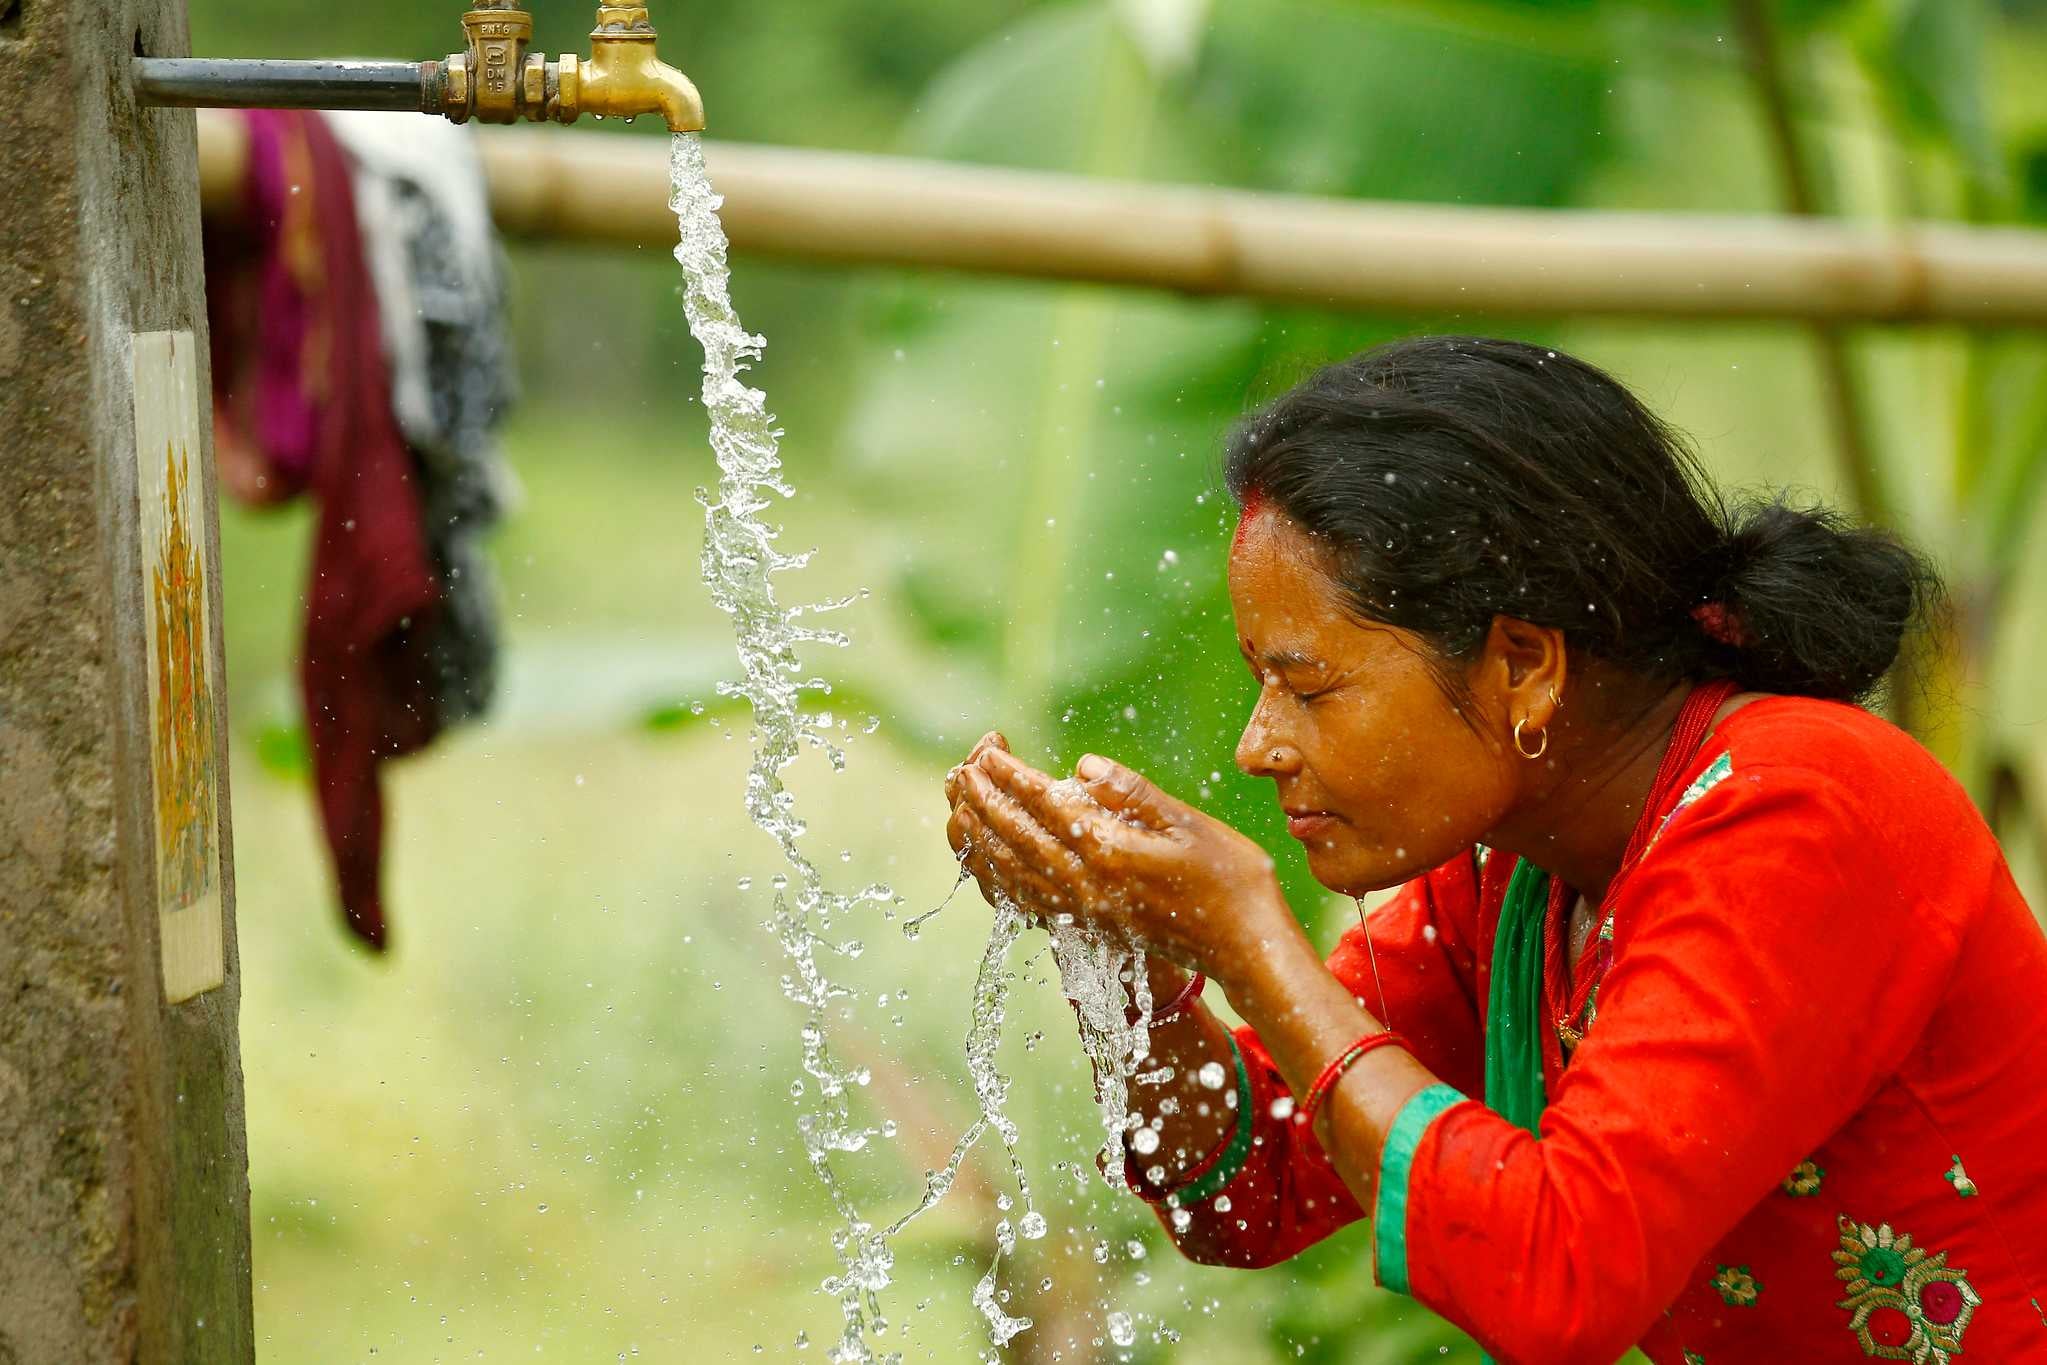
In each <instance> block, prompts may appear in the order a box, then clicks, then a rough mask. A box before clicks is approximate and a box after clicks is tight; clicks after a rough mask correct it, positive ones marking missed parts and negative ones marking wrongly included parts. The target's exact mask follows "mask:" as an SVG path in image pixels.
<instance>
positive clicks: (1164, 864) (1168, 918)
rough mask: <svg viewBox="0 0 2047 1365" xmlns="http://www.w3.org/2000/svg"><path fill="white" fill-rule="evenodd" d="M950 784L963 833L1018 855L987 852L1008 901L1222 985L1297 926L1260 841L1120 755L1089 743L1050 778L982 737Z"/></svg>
mask: <svg viewBox="0 0 2047 1365" xmlns="http://www.w3.org/2000/svg"><path fill="white" fill-rule="evenodd" d="M953 795H954V800H955V803H956V818H957V820H958V821H959V823H960V824H961V825H963V826H964V827H965V833H966V834H967V836H968V838H969V839H972V840H984V841H985V840H987V839H989V838H990V837H991V836H992V838H994V839H996V840H999V841H1000V842H1001V843H1002V844H1003V845H1005V846H1006V847H1007V850H1008V851H1009V852H1012V853H1014V854H1015V855H1016V856H1015V857H1014V858H998V859H992V860H990V861H991V866H992V869H993V871H994V874H995V876H996V877H997V879H998V881H1001V882H1003V883H1005V884H1004V885H1003V889H1004V890H1005V891H1006V892H1008V894H1009V895H1010V896H1011V898H1012V899H1014V900H1015V901H1016V902H1017V903H1019V904H1024V905H1032V906H1034V907H1036V908H1038V909H1039V910H1041V911H1045V912H1049V913H1053V914H1058V913H1069V914H1072V915H1074V916H1075V917H1076V918H1078V919H1080V920H1082V921H1084V922H1086V923H1088V924H1089V925H1091V926H1092V927H1093V928H1095V929H1096V930H1097V931H1098V932H1104V933H1108V934H1110V935H1112V936H1114V937H1116V938H1118V939H1120V940H1123V941H1126V942H1132V943H1137V944H1140V945H1142V946H1143V947H1144V948H1146V949H1147V950H1148V951H1152V952H1157V953H1161V954H1163V955H1164V956H1166V957H1169V958H1171V959H1173V960H1174V961H1177V962H1179V963H1181V964H1182V965H1184V966H1187V967H1191V968H1193V969H1194V970H1196V971H1199V972H1202V973H1204V974H1205V975H1207V976H1209V977H1211V978H1212V979H1214V980H1216V981H1217V982H1218V983H1219V984H1222V985H1223V986H1224V987H1225V988H1226V989H1227V987H1228V984H1229V981H1230V979H1231V977H1232V975H1233V974H1234V973H1235V972H1236V971H1237V970H1241V969H1243V968H1246V967H1248V966H1249V965H1250V964H1251V963H1252V962H1253V961H1255V960H1256V959H1257V958H1258V957H1260V956H1262V955H1263V954H1262V950H1263V949H1265V948H1267V947H1269V946H1274V940H1275V938H1278V937H1285V936H1297V935H1298V934H1299V933H1300V928H1299V926H1298V924H1297V923H1296V922H1295V920H1294V918H1293V915H1292V913H1291V912H1290V911H1289V910H1288V909H1287V906H1286V901H1285V899H1284V897H1283V896H1282V895H1281V894H1280V889H1279V881H1278V878H1277V877H1276V876H1275V875H1274V872H1273V866H1272V859H1271V858H1270V857H1269V856H1267V854H1266V852H1265V850H1264V849H1262V848H1260V847H1259V846H1258V845H1257V844H1256V843H1254V842H1252V841H1251V840H1250V839H1249V838H1247V837H1245V836H1244V835H1242V834H1239V833H1238V832H1237V831H1236V830H1234V829H1231V828H1230V827H1229V826H1228V825H1225V824H1224V823H1223V822H1222V821H1220V820H1217V819H1215V818H1214V817H1213V816H1210V815H1206V814H1204V813H1202V812H1201V811H1198V810H1196V809H1194V808H1193V807H1192V806H1189V805H1187V804H1186V803H1185V802H1183V801H1179V800H1176V799H1174V798H1173V797H1170V796H1168V795H1166V794H1165V793H1164V792H1162V791H1160V790H1159V789H1158V788H1157V787H1155V786H1153V785H1152V784H1151V783H1150V782H1148V781H1146V780H1145V779H1144V778H1143V777H1141V776H1140V775H1138V774H1137V773H1135V772H1132V771H1131V770H1130V769H1128V768H1125V767H1123V766H1122V765H1121V764H1118V763H1112V762H1110V761H1109V760H1107V759H1104V758H1099V757H1096V756H1094V755H1092V754H1090V755H1089V756H1087V757H1086V758H1083V759H1082V760H1081V761H1080V764H1079V766H1078V768H1076V770H1075V778H1074V780H1073V781H1070V782H1055V781H1054V780H1053V779H1052V778H1051V777H1049V776H1048V775H1046V774H1045V773H1042V772H1040V771H1038V770H1037V769H1035V768H1033V767H1031V766H1030V765H1029V764H1027V763H1025V762H1023V761H1022V760H1021V759H1019V758H1017V757H1016V756H1015V755H1013V754H1011V753H1009V752H1008V751H1007V750H1006V749H1004V748H1001V747H998V746H987V747H984V748H982V749H981V750H980V751H979V752H978V753H977V754H976V755H975V757H974V758H973V760H971V761H970V762H968V763H967V764H965V765H963V767H962V768H961V769H960V770H959V773H958V777H957V781H956V782H955V783H954V784H953ZM1010 882H1014V883H1015V884H1013V885H1011V884H1007V883H1010Z"/></svg>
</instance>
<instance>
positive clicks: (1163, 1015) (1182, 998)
mask: <svg viewBox="0 0 2047 1365" xmlns="http://www.w3.org/2000/svg"><path fill="white" fill-rule="evenodd" d="M1207 984H1208V978H1207V977H1205V976H1203V975H1202V974H1201V973H1200V972H1196V973H1194V975H1192V976H1190V977H1188V978H1187V984H1186V985H1184V986H1182V987H1180V993H1179V994H1178V995H1176V996H1174V997H1173V998H1172V999H1171V1000H1168V1001H1167V1002H1166V1004H1165V1007H1164V1008H1163V1009H1155V1010H1153V1011H1152V1012H1151V1021H1152V1022H1153V1023H1154V1024H1156V1023H1158V1022H1159V1021H1160V1020H1161V1019H1170V1018H1172V1017H1173V1016H1174V1015H1176V1014H1178V1013H1179V1012H1180V1011H1181V1010H1184V1009H1186V1008H1187V1007H1188V1006H1189V1005H1191V1004H1193V1003H1194V1001H1195V1000H1196V999H1197V998H1198V997H1199V996H1200V995H1201V988H1202V987H1203V986H1206V985H1207Z"/></svg>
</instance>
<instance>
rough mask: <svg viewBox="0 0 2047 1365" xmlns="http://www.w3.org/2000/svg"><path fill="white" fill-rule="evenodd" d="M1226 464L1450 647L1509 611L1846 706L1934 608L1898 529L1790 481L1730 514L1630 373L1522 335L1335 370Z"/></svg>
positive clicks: (1376, 616)
mask: <svg viewBox="0 0 2047 1365" xmlns="http://www.w3.org/2000/svg"><path fill="white" fill-rule="evenodd" d="M1225 478H1226V480H1227V482H1228V485H1229V490H1230V493H1231V495H1232V496H1233V497H1235V498H1236V499H1237V501H1238V503H1239V504H1241V505H1245V506H1253V505H1258V504H1261V503H1262V504H1266V505H1270V506H1272V507H1274V508H1277V509H1278V510H1280V511H1283V512H1284V513H1286V515H1287V516H1288V517H1290V518H1291V519H1292V520H1293V521H1294V522H1296V523H1297V524H1299V525H1300V526H1302V527H1303V528H1305V529H1306V530H1307V531H1309V532H1310V533H1311V534H1313V535H1314V536H1316V537H1318V538H1319V539H1320V540H1322V541H1323V542H1324V543H1326V544H1327V545H1328V546H1329V547H1331V549H1332V550H1333V551H1334V554H1335V565H1336V578H1337V585H1338V587H1339V588H1340V589H1341V591H1342V592H1343V594H1344V596H1345V598H1346V599H1347V601H1348V603H1349V605H1350V607H1351V609H1352V610H1353V611H1354V612H1355V613H1356V614H1357V615H1358V616H1359V617H1360V618H1361V619H1364V620H1369V621H1377V622H1381V623H1384V624H1387V625H1393V626H1398V627H1401V628H1403V629H1406V630H1409V631H1413V632H1414V633H1416V634H1417V635H1418V636H1420V637H1421V638H1422V639H1423V640H1424V641H1426V642H1428V643H1429V644H1430V645H1431V646H1433V647H1434V648H1435V649H1436V650H1437V651H1438V652H1439V653H1440V654H1441V655H1442V656H1443V657H1444V658H1445V659H1450V660H1458V659H1469V658H1472V657H1474V656H1475V655H1476V654H1477V652H1478V650H1479V649H1480V648H1481V647H1482V646H1483V644H1484V642H1485V638H1486V634H1487V631H1488V630H1489V628H1490V627H1491V625H1492V621H1493V617H1494V616H1495V615H1503V616H1511V617H1516V618H1519V619H1521V620H1524V621H1528V622H1531V623H1533V624H1536V625H1541V626H1550V627H1555V628H1558V629H1561V630H1562V631H1563V632H1564V637H1565V640H1566V643H1567V644H1568V645H1569V646H1570V647H1572V648H1574V649H1580V650H1583V651H1585V652H1586V653H1587V654H1588V655H1590V656H1592V657H1594V658H1597V659H1601V660H1605V661H1607V662H1609V663H1611V664H1613V665H1614V666H1616V667H1618V668H1621V669H1624V670H1626V671H1629V672H1631V673H1634V674H1636V675H1639V676H1642V677H1644V678H1654V679H1665V678H1667V679H1671V680H1676V679H1680V678H1698V679H1702V680H1703V679H1710V678H1733V679H1735V680H1737V681H1738V682H1740V683H1741V685H1742V686H1743V687H1745V688H1750V689H1753V690H1757V691H1766V692H1784V693H1793V694H1797V695H1802V696H1810V697H1831V698H1838V699H1842V700H1852V699H1858V698H1862V697H1866V696H1867V695H1868V694H1869V693H1870V692H1871V691H1873V690H1874V689H1875V687H1876V685H1877V684H1878V683H1879V682H1880V681H1881V680H1882V678H1883V676H1884V674H1885V672H1886V670H1888V669H1889V668H1890V666H1891V663H1892V661H1893V660H1894V659H1895V658H1896V657H1897V655H1898V650H1899V647H1900V645H1901V643H1902V641H1903V639H1904V636H1905V633H1906V631H1907V630H1908V629H1910V628H1911V627H1912V625H1913V624H1914V622H1915V621H1916V620H1917V619H1918V618H1919V617H1920V616H1921V615H1922V613H1924V612H1925V611H1926V610H1928V609H1929V608H1930V607H1931V606H1933V605H1934V604H1935V602H1937V601H1938V600H1939V598H1940V591H1941V590H1940V583H1939V579H1938V577H1937V576H1936V574H1935V573H1934V570H1933V568H1932V566H1931V565H1930V564H1929V563H1928V562H1927V561H1926V560H1925V559H1924V558H1923V557H1921V556H1920V555H1919V554H1917V553H1915V552H1914V551H1913V550H1912V549H1910V548H1909V547H1907V546H1906V545H1905V544H1904V543H1903V542H1901V541H1900V540H1898V539H1897V537H1895V536H1893V535H1891V534H1890V533H1888V532H1886V531H1881V530H1876V529H1872V528H1868V527H1860V526H1855V525H1853V524H1851V523H1850V522H1849V521H1848V520H1847V519H1846V518H1844V517H1842V516H1841V515H1839V514H1838V513H1836V512H1833V511H1830V510H1828V509H1826V508H1823V507H1817V506H1794V505H1793V504H1792V503H1791V502H1789V501H1787V500H1786V499H1785V497H1784V496H1783V495H1781V494H1779V495H1777V496H1774V497H1769V498H1763V499H1750V500H1746V501H1743V502H1741V503H1739V504H1737V505H1735V506H1732V507H1730V505H1729V504H1728V502H1727V501H1726V500H1725V499H1724V498H1723V497H1722V496H1721V494H1720V493H1719V492H1718V491H1717V490H1716V489H1715V488H1714V486H1713V483H1712V481H1711V480H1710V479H1709V478H1708V477H1707V476H1706V474H1705V471H1704V470H1703V469H1702V468H1701V467H1700V465H1699V461H1698V458H1697V456H1696V455H1694V454H1693V453H1692V451H1691V449H1690V447H1689V446H1688V445H1687V443H1686V442H1685V440H1684V438H1683V437H1682V436H1680V435H1679V434H1678V433H1677V432H1676V431H1674V430H1673V429H1672V428H1670V427H1669V426H1667V425H1666V424H1665V423H1664V422H1663V421H1661V420H1660V419H1659V418H1657V417H1656V416H1655V415H1654V414H1653V413H1651V412H1650V411H1649V410H1648V409H1647V408H1645V407H1643V406H1642V404H1641V403H1640V402H1639V401H1638V400H1637V399H1636V398H1635V396H1634V395H1633V394H1631V393H1629V392H1628V390H1627V389H1626V388H1625V387H1623V386H1622V385H1621V383H1620V382H1619V381H1618V380H1616V379H1614V378H1613V377H1612V376H1611V375H1608V374H1606V373H1605V372H1604V371H1602V370H1600V369H1598V368H1596V367H1594V366H1592V365H1588V364H1586V363H1585V362H1583V361H1581V360H1574V359H1572V358H1571V357H1570V356H1567V355H1564V354H1562V353H1561V352H1558V351H1552V350H1548V349H1545V348H1544V347H1541V346H1530V345H1525V344H1523V343H1521V342H1516V341H1498V340H1492V339H1489V338H1484V337H1451V336H1431V337H1415V338H1411V339H1408V340H1403V341H1396V342H1392V343H1389V344H1387V345H1384V346H1380V347H1377V348H1376V349H1373V350H1370V351H1366V352H1364V353H1363V354H1361V355H1357V356H1353V357H1352V358H1351V359H1349V360H1345V361H1342V362H1340V363H1338V364H1335V365H1331V366H1328V367H1327V368H1325V369H1323V370H1321V371H1320V372H1319V373H1317V374H1315V375H1314V376H1313V377H1311V378H1310V379H1308V380H1307V381H1306V382H1304V383H1302V384H1300V385H1299V386H1298V387H1296V388H1294V389H1293V390H1292V391H1291V392H1289V393H1287V394H1286V395H1284V396H1283V397H1281V398H1279V399H1278V400H1276V401H1275V402H1273V403H1272V404H1270V405H1269V406H1267V407H1266V408H1265V409H1264V410H1263V411H1261V412H1258V413H1256V414H1255V415H1253V416H1252V417H1250V418H1248V419H1247V420H1246V421H1245V422H1244V423H1243V424H1242V425H1241V426H1240V427H1239V428H1238V429H1237V431H1236V433H1235V434H1234V435H1233V437H1232V438H1231V441H1230V445H1229V449H1228V453H1227V456H1226V462H1225Z"/></svg>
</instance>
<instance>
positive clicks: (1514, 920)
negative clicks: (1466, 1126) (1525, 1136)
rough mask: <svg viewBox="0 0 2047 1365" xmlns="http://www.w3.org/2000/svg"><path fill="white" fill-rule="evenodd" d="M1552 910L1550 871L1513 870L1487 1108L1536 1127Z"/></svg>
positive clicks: (1530, 866)
mask: <svg viewBox="0 0 2047 1365" xmlns="http://www.w3.org/2000/svg"><path fill="white" fill-rule="evenodd" d="M1548 914H1549V873H1547V872H1544V871H1543V870H1542V869H1541V868H1539V867H1537V866H1536V865H1535V864H1534V863H1531V862H1529V861H1528V860H1527V859H1526V858H1523V859H1521V861H1520V862H1519V863H1518V864H1517V865H1516V866H1515V868H1514V875H1513V877H1512V878H1510V879H1509V880H1508V882H1507V895H1506V899H1505V900H1504V901H1502V902H1501V905H1500V927H1499V933H1498V936H1497V937H1496V938H1495V939H1494V940H1493V979H1492V986H1491V991H1490V995H1489V1004H1488V1006H1487V1009H1486V1030H1485V1102H1486V1107H1487V1108H1488V1109H1491V1110H1492V1111H1493V1112H1494V1113H1496V1114H1498V1115H1499V1116H1500V1117H1501V1118H1503V1119H1506V1120H1507V1121H1508V1122H1509V1123H1512V1124H1515V1125H1516V1126H1518V1127H1522V1128H1526V1129H1527V1130H1528V1131H1529V1132H1531V1133H1532V1132H1534V1131H1535V1125H1536V1121H1537V1120H1538V1119H1540V1118H1541V1117H1542V1106H1543V1090H1542V956H1543V954H1542V930H1543V921H1544V919H1545V918H1546V917H1547V916H1548Z"/></svg>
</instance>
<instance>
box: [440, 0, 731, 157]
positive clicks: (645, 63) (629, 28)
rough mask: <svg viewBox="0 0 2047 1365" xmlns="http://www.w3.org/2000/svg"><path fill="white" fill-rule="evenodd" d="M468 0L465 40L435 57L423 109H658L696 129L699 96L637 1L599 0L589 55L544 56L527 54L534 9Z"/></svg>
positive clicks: (576, 113)
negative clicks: (659, 50)
mask: <svg viewBox="0 0 2047 1365" xmlns="http://www.w3.org/2000/svg"><path fill="white" fill-rule="evenodd" d="M473 3H474V5H475V7H474V8H473V9H471V10H470V11H469V12H468V13H467V14H465V15H463V16H462V29H463V32H464V33H465V34H467V36H468V39H469V45H468V50H467V51H465V52H458V53H455V54H454V55H452V56H450V57H449V58H448V59H447V60H446V61H444V62H441V63H439V73H438V74H439V77H440V79H439V86H440V98H439V102H438V103H439V107H438V108H433V107H429V109H428V112H429V113H441V114H445V115H447V117H448V118H450V119H452V120H454V121H455V122H456V123H466V122H468V121H469V120H470V119H472V118H475V119H480V120H482V121H483V122H485V123H513V122H516V121H518V120H519V119H521V118H525V119H532V120H534V121H536V122H537V121H540V120H544V119H552V120H553V121H555V122H557V123H574V122H575V121H576V120H577V119H578V118H580V117H581V116H582V115H584V114H591V115H594V116H596V117H597V118H624V119H630V118H636V117H638V116H639V115H641V114H659V115H660V116H661V117H662V118H663V119H664V120H666V122H667V124H668V128H669V131H671V132H676V133H694V132H701V131H702V130H703V127H704V104H703V100H702V99H701V98H699V97H698V95H697V88H696V87H695V86H694V85H692V84H690V81H689V78H688V77H687V76H685V75H683V74H682V73H681V72H680V71H677V70H676V69H675V68H674V67H672V66H669V65H667V64H666V63H665V62H663V61H661V60H660V58H659V57H657V56H656V55H655V52H654V42H655V37H656V35H655V32H654V25H653V22H652V21H651V20H650V19H648V17H647V7H646V6H645V5H599V6H598V7H597V27H596V28H595V29H594V30H593V31H592V32H591V34H590V57H589V60H587V61H582V60H578V59H577V58H576V57H575V56H574V55H564V56H563V57H561V58H560V59H559V60H557V61H549V60H548V59H547V58H546V57H545V56H543V55H541V54H539V53H534V54H532V55H528V53H527V51H526V48H527V45H528V44H529V43H531V42H532V40H533V16H532V15H530V14H528V13H526V12H525V11H524V10H521V9H518V8H516V7H515V5H516V0H473ZM429 103H430V105H431V103H432V98H431V94H430V95H429Z"/></svg>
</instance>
